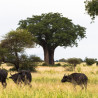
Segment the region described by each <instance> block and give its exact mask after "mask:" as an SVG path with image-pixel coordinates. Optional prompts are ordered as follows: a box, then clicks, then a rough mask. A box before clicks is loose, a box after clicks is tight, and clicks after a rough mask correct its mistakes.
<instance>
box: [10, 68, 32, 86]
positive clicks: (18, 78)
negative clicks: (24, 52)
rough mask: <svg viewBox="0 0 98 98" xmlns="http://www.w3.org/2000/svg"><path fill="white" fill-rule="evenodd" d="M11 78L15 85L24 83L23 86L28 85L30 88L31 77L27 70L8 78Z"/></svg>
mask: <svg viewBox="0 0 98 98" xmlns="http://www.w3.org/2000/svg"><path fill="white" fill-rule="evenodd" d="M9 78H11V79H12V80H13V81H14V82H15V83H16V84H20V83H22V82H23V83H24V84H25V85H27V84H28V85H30V86H31V84H30V83H31V81H32V76H31V72H30V71H28V70H21V71H19V72H18V73H15V74H13V75H12V74H11V76H10V77H9Z"/></svg>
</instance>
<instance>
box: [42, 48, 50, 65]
mask: <svg viewBox="0 0 98 98" xmlns="http://www.w3.org/2000/svg"><path fill="white" fill-rule="evenodd" d="M43 50H44V61H45V63H46V64H48V65H49V51H48V48H47V47H46V46H45V47H43Z"/></svg>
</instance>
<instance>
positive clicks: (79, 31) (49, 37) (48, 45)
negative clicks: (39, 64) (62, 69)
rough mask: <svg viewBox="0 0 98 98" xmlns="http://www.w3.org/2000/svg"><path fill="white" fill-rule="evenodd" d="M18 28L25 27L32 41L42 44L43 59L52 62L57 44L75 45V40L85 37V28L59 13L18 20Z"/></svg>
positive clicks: (48, 62)
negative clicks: (32, 38) (32, 37)
mask: <svg viewBox="0 0 98 98" xmlns="http://www.w3.org/2000/svg"><path fill="white" fill-rule="evenodd" d="M19 28H21V29H27V30H28V31H29V32H31V33H32V35H33V36H34V41H35V42H36V43H37V44H39V45H40V46H42V48H43V51H44V61H45V63H47V64H52V65H53V64H54V51H55V49H56V48H57V47H58V46H64V47H68V46H70V47H73V46H74V45H75V46H77V45H78V43H77V40H80V39H82V38H84V37H85V28H84V27H81V26H80V25H75V24H73V23H72V20H70V19H68V18H66V17H63V16H62V14H60V13H47V14H42V15H34V16H32V17H31V18H27V19H26V20H21V21H20V22H19Z"/></svg>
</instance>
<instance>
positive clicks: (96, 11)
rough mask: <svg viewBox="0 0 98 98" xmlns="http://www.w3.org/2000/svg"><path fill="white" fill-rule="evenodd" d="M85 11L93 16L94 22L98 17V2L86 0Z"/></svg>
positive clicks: (96, 0)
mask: <svg viewBox="0 0 98 98" xmlns="http://www.w3.org/2000/svg"><path fill="white" fill-rule="evenodd" d="M85 10H86V11H87V13H88V14H89V15H90V16H91V18H92V20H94V19H95V16H97V15H98V0H86V1H85Z"/></svg>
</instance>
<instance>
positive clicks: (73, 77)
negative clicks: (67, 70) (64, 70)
mask: <svg viewBox="0 0 98 98" xmlns="http://www.w3.org/2000/svg"><path fill="white" fill-rule="evenodd" d="M87 81H88V78H87V76H86V75H85V74H83V73H72V74H70V75H64V77H63V79H62V80H61V82H71V83H72V84H73V85H74V88H75V87H76V85H80V86H81V87H82V89H84V87H85V89H87Z"/></svg>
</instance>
